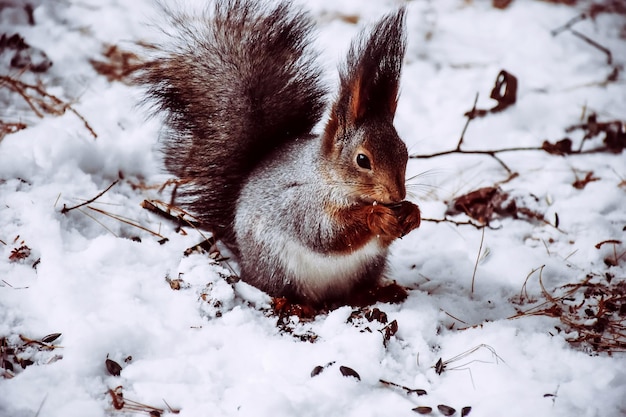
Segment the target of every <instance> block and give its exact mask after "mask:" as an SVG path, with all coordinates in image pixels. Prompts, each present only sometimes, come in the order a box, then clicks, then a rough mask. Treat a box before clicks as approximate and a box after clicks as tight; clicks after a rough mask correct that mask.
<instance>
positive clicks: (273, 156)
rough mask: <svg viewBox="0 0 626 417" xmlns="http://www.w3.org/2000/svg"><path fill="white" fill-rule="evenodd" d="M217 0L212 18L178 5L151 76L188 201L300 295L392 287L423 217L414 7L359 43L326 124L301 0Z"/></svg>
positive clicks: (264, 279)
mask: <svg viewBox="0 0 626 417" xmlns="http://www.w3.org/2000/svg"><path fill="white" fill-rule="evenodd" d="M213 4H214V7H213V8H212V9H211V10H208V11H206V12H204V14H203V15H202V16H201V18H200V19H198V18H197V16H195V17H193V16H189V15H185V14H184V13H180V12H173V11H171V10H170V11H169V12H168V13H169V16H170V19H171V22H172V23H173V27H174V32H173V34H171V37H170V39H169V40H168V41H166V42H165V44H163V45H161V46H160V49H159V50H158V52H157V55H156V57H155V58H154V60H152V61H151V62H150V63H148V64H147V65H146V67H145V69H144V70H143V72H142V73H141V75H140V79H139V81H140V82H141V83H142V84H144V85H145V86H146V101H148V102H149V103H152V104H153V106H154V108H155V109H156V111H157V112H160V113H162V114H163V115H164V116H165V117H164V123H165V129H164V132H163V137H162V140H163V142H164V149H163V150H164V155H165V156H164V161H165V166H166V168H167V170H168V171H169V172H170V173H172V174H173V175H175V176H177V177H178V178H180V179H181V180H182V183H184V184H186V185H185V186H184V189H183V190H182V193H181V195H180V197H181V198H182V200H181V204H182V205H183V206H185V207H187V208H188V209H189V210H190V211H191V212H192V213H194V214H195V215H196V216H197V218H198V219H199V220H200V222H201V224H202V226H203V227H204V228H206V229H208V230H210V231H211V232H212V233H213V234H214V236H215V237H216V238H218V239H220V240H221V241H222V242H223V243H224V244H225V245H226V246H227V247H228V248H229V249H230V250H231V251H232V252H233V254H234V255H235V256H236V258H237V260H238V264H239V266H240V269H241V278H242V279H243V280H244V281H246V282H248V283H250V284H252V285H254V286H256V287H258V288H260V289H261V290H263V291H266V292H267V293H268V294H270V295H271V296H274V297H286V298H287V299H288V300H290V301H293V302H298V303H305V304H310V305H319V304H322V303H328V302H350V301H349V300H350V298H351V297H352V295H353V294H354V293H355V292H359V291H363V289H366V290H367V289H369V288H376V286H378V285H379V284H380V281H381V278H382V277H383V276H384V274H385V270H386V266H387V265H386V263H387V255H388V247H389V245H390V244H391V243H392V242H393V241H394V240H395V239H397V238H400V237H402V236H404V235H406V234H407V233H409V232H410V231H412V230H413V229H415V228H417V227H418V226H419V224H420V211H419V208H418V207H417V206H416V205H415V204H413V203H411V202H409V201H406V200H404V199H405V197H406V188H405V170H406V164H407V160H408V152H407V149H406V146H405V144H404V143H403V141H402V140H401V139H400V137H399V136H398V133H397V132H396V129H395V127H394V125H393V119H394V114H395V111H396V106H397V102H398V95H399V82H400V72H401V69H402V61H403V58H404V53H405V49H406V34H405V9H404V8H401V9H399V10H397V11H396V12H394V13H391V14H389V15H387V16H385V17H383V18H382V19H381V20H380V21H379V22H378V23H376V24H375V25H374V27H373V28H372V29H371V30H370V31H369V32H364V33H362V34H361V35H360V36H359V37H357V38H356V39H355V40H354V41H353V43H352V45H351V47H350V50H349V52H348V56H347V59H346V62H345V64H343V65H342V66H341V67H340V69H339V75H340V80H339V91H338V94H337V96H336V98H335V99H334V100H333V101H332V102H331V103H330V106H329V107H330V112H329V114H328V116H327V117H328V120H327V121H326V122H325V127H324V129H323V131H322V132H321V133H320V134H316V133H312V130H313V128H314V126H315V125H316V124H317V123H318V122H320V120H321V119H322V117H323V115H324V111H325V109H326V107H328V104H329V103H327V91H326V88H325V86H324V85H323V83H322V81H321V70H320V67H319V65H318V64H317V62H316V60H317V56H318V53H317V52H316V50H315V49H314V46H313V42H312V33H313V29H314V28H313V26H314V25H313V19H312V18H311V16H310V15H309V14H308V13H307V12H305V11H303V10H302V9H300V8H297V7H295V6H293V5H292V4H291V3H289V2H287V1H283V2H279V3H278V4H273V5H272V6H269V5H267V3H264V2H262V1H259V0H215V1H214V2H213Z"/></svg>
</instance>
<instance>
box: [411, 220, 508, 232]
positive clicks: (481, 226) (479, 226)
mask: <svg viewBox="0 0 626 417" xmlns="http://www.w3.org/2000/svg"><path fill="white" fill-rule="evenodd" d="M422 221H423V222H431V223H452V224H453V225H455V226H473V227H475V228H476V229H478V230H481V229H484V228H485V227H488V228H489V229H492V230H497V229H498V228H497V227H493V226H490V225H488V224H477V223H474V222H473V221H471V220H467V221H456V220H452V219H448V218H447V217H446V218H443V219H429V218H422Z"/></svg>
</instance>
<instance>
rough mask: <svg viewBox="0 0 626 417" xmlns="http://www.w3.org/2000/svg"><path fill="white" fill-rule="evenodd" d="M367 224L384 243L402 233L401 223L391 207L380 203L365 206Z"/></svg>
mask: <svg viewBox="0 0 626 417" xmlns="http://www.w3.org/2000/svg"><path fill="white" fill-rule="evenodd" d="M367 210H368V216H367V226H368V227H369V230H370V231H371V232H372V233H373V234H375V235H377V236H378V237H379V238H381V239H383V240H384V241H385V243H386V244H389V243H391V241H392V240H394V239H396V238H399V237H401V236H402V235H403V229H404V227H403V225H402V223H401V222H400V219H399V217H398V216H397V215H396V213H395V212H394V210H393V209H391V208H389V207H387V206H384V205H382V204H373V205H371V206H367Z"/></svg>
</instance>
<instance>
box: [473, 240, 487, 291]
mask: <svg viewBox="0 0 626 417" xmlns="http://www.w3.org/2000/svg"><path fill="white" fill-rule="evenodd" d="M484 241H485V229H483V233H482V236H481V237H480V246H479V247H478V255H477V256H476V263H475V264H474V272H473V273H472V289H471V293H472V294H474V280H475V279H476V270H478V261H479V260H480V254H481V252H482V250H483V242H484Z"/></svg>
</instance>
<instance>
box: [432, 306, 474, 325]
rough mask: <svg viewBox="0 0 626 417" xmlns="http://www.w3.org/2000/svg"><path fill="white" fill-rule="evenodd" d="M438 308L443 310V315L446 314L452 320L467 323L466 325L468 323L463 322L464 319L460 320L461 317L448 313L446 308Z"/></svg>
mask: <svg viewBox="0 0 626 417" xmlns="http://www.w3.org/2000/svg"><path fill="white" fill-rule="evenodd" d="M439 310H441V311H443V313H444V314H445V315H447V316H449V317H451V318H452V319H454V320H456V321H458V322H460V323H463V324H465V325H468V326H469V323H467V322H465V321H463V320H461V319H460V318H458V317H455V316H453V315H452V314H450V313H448V312H447V311H446V310H443V309H441V308H440V309H439Z"/></svg>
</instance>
